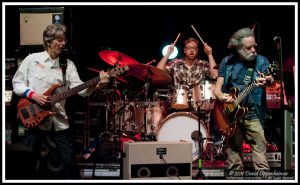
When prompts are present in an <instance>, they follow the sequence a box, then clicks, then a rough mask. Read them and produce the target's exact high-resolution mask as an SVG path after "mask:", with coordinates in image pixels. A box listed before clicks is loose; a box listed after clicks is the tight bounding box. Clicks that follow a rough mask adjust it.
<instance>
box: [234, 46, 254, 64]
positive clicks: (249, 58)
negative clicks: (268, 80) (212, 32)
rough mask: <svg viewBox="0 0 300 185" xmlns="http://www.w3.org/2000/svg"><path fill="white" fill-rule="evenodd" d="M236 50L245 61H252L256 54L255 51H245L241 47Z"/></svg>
mask: <svg viewBox="0 0 300 185" xmlns="http://www.w3.org/2000/svg"><path fill="white" fill-rule="evenodd" d="M237 52H238V54H239V55H240V57H241V59H242V60H246V61H253V60H254V59H255V58H256V56H257V53H256V52H246V51H245V50H244V49H242V48H241V49H238V50H237Z"/></svg>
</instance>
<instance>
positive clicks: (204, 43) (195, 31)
mask: <svg viewBox="0 0 300 185" xmlns="http://www.w3.org/2000/svg"><path fill="white" fill-rule="evenodd" d="M191 26H192V28H193V30H194V31H195V33H196V34H197V35H198V37H199V39H200V40H201V42H202V44H203V45H204V44H205V43H204V41H203V40H202V38H201V37H200V35H199V34H198V32H197V31H196V29H195V28H194V26H193V25H191Z"/></svg>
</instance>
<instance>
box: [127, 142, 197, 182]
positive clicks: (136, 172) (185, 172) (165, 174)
mask: <svg viewBox="0 0 300 185" xmlns="http://www.w3.org/2000/svg"><path fill="white" fill-rule="evenodd" d="M192 150H193V149H192V143H190V142H181V141H178V142H177V141H174V142H173V141H172V142H171V141H160V142H158V141H154V142H153V141H149V142H134V143H130V142H125V143H124V145H123V151H124V155H125V156H124V159H123V179H131V180H133V179H139V180H143V179H157V180H160V179H167V180H179V179H185V180H191V179H192Z"/></svg>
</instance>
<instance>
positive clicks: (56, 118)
mask: <svg viewBox="0 0 300 185" xmlns="http://www.w3.org/2000/svg"><path fill="white" fill-rule="evenodd" d="M66 34H67V32H66V26H64V25H61V24H53V25H49V26H47V27H46V28H45V30H44V32H43V47H44V49H45V51H43V52H38V53H33V54H30V55H28V56H27V57H26V58H25V59H24V60H23V62H22V63H21V65H20V66H19V68H18V70H17V72H16V74H15V75H14V78H13V80H12V83H13V91H14V93H15V94H17V95H18V96H21V97H23V98H24V97H25V98H28V99H29V100H31V101H33V102H35V103H37V104H39V105H40V106H42V107H43V106H45V105H47V104H49V102H50V101H49V100H50V96H46V95H44V94H43V93H44V92H45V91H47V90H48V89H49V88H50V87H51V86H52V85H53V84H57V83H59V84H61V85H62V86H61V87H58V88H57V90H60V89H68V88H73V87H76V86H78V85H80V84H83V82H82V81H81V79H80V77H79V74H78V72H77V69H76V66H75V65H74V63H73V62H72V61H71V60H69V59H67V58H66V57H65V56H64V55H63V49H64V48H65V46H66V42H67V39H66ZM100 81H101V83H100V82H99V83H98V84H97V85H96V87H89V88H87V89H85V90H82V91H81V92H79V93H78V94H79V95H81V96H88V95H90V94H92V92H93V91H94V90H95V89H96V88H101V87H102V86H104V85H105V84H107V83H108V82H109V79H108V74H107V73H106V72H103V71H101V72H100ZM51 111H53V112H55V114H53V115H52V114H51V115H50V116H48V117H46V118H45V119H44V120H43V121H42V122H41V123H40V124H39V125H38V126H36V127H34V128H30V129H28V130H26V133H25V142H26V143H25V144H26V145H28V148H29V151H30V152H31V154H32V159H33V160H32V161H33V165H32V168H33V169H32V170H33V174H34V176H33V178H37V179H40V178H42V177H44V176H45V174H39V173H38V172H39V171H40V170H36V169H37V163H38V160H39V157H40V152H41V148H42V145H43V143H44V140H45V139H46V138H47V137H51V138H53V139H54V141H53V142H54V143H55V145H56V147H57V151H58V153H59V157H60V159H61V161H62V162H63V164H64V168H63V173H62V174H63V178H64V179H80V178H81V177H80V173H79V169H78V168H77V164H76V161H75V153H74V149H73V140H72V135H71V131H70V129H69V123H68V117H67V115H66V110H65V101H64V100H63V101H60V102H57V103H56V104H54V105H53V106H52V107H51ZM29 170H30V169H29Z"/></svg>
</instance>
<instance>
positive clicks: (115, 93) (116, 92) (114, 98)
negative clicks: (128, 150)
mask: <svg viewBox="0 0 300 185" xmlns="http://www.w3.org/2000/svg"><path fill="white" fill-rule="evenodd" d="M113 86H114V91H113V93H112V97H111V102H112V105H113V106H114V107H113V116H112V117H113V120H114V131H115V132H116V127H117V126H116V114H117V113H116V111H115V109H116V104H115V103H116V102H117V100H118V97H121V94H120V91H119V90H118V82H117V80H116V79H113ZM121 98H122V97H121ZM118 112H119V111H118ZM119 127H120V130H122V129H121V114H119ZM115 134H117V133H115Z"/></svg>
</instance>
